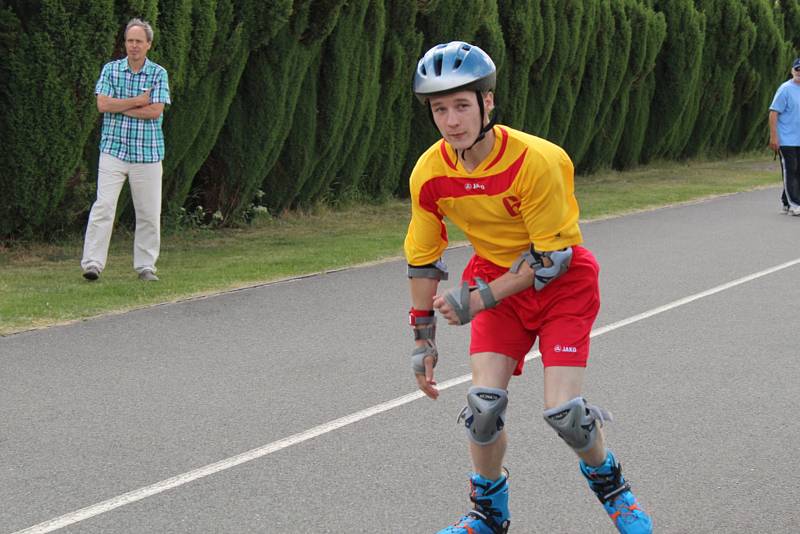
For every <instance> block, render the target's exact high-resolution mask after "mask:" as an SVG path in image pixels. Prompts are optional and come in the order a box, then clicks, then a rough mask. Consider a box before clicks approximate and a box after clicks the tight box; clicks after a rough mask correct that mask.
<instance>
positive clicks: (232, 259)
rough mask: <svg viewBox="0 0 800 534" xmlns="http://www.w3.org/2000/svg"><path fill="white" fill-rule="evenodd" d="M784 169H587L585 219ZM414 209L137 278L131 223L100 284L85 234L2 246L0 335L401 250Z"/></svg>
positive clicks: (232, 232) (279, 223) (259, 228)
mask: <svg viewBox="0 0 800 534" xmlns="http://www.w3.org/2000/svg"><path fill="white" fill-rule="evenodd" d="M779 173H780V168H779V166H778V163H777V162H775V161H773V160H772V159H771V157H768V156H765V155H762V154H760V155H753V156H747V157H738V158H734V159H727V160H721V161H694V162H690V163H680V164H679V163H656V164H653V165H649V166H647V167H643V168H641V169H638V170H633V171H627V172H612V171H609V172H602V173H598V174H594V175H591V176H578V177H577V178H576V191H577V196H578V200H579V202H580V205H581V216H582V218H583V219H584V220H586V219H598V218H604V217H609V216H614V215H620V214H624V213H627V212H631V211H637V210H643V209H649V208H654V207H659V206H664V205H669V204H674V203H680V202H686V201H692V200H697V199H699V198H705V197H709V196H715V195H721V194H729V193H735V192H739V191H745V190H750V189H754V188H758V187H766V186H777V185H778V184H779ZM776 204H777V198H776ZM408 211H409V207H408V202H407V201H401V200H392V201H389V202H387V203H384V204H380V205H370V204H363V203H362V204H352V205H350V206H347V207H346V208H343V209H338V210H333V209H329V208H324V207H323V208H319V209H317V210H314V211H313V212H310V213H291V214H287V215H285V216H282V217H278V218H273V219H269V220H262V221H260V222H259V223H258V224H257V225H254V226H252V227H248V228H243V229H226V230H213V231H212V230H187V231H185V232H181V233H178V234H173V235H166V236H164V237H163V239H162V247H161V256H160V258H159V262H158V267H159V275H160V276H161V281H160V282H157V283H143V282H140V281H139V280H138V279H137V278H136V273H134V272H133V270H132V267H131V265H132V256H131V249H132V236H131V235H130V233H127V232H125V231H124V230H122V229H117V230H116V231H115V233H114V236H113V237H112V246H111V250H110V251H109V258H108V265H107V268H106V270H105V271H104V272H103V273H102V275H101V278H100V280H99V281H97V282H94V283H88V282H86V281H85V280H84V279H83V278H82V277H81V270H80V266H79V261H80V256H81V248H82V236H76V237H74V238H72V239H69V240H66V241H64V242H62V243H59V244H35V243H34V244H18V245H15V246H14V247H10V248H0V335H8V334H12V333H16V332H20V331H24V330H29V329H33V328H40V327H44V326H50V325H54V324H59V323H65V322H70V321H74V320H79V319H85V318H88V317H93V316H96V315H101V314H106V313H117V312H122V311H127V310H130V309H134V308H139V307H143V306H148V305H152V304H156V303H163V302H171V301H176V300H181V299H186V298H191V297H196V296H201V295H208V294H212V293H217V292H221V291H227V290H232V289H237V288H241V287H247V286H253V285H258V284H262V283H266V282H270V281H274V280H279V279H282V278H287V277H293V276H299V275H304V274H310V273H317V272H322V271H327V270H331V269H337V268H342V267H346V266H350V265H356V264H360V263H365V262H371V261H377V260H381V259H385V258H390V257H398V256H400V255H402V244H403V238H404V236H405V230H406V226H407V224H408ZM449 231H450V239H451V242H453V243H455V242H458V241H461V240H463V239H464V236H463V234H461V232H460V231H458V229H456V228H454V227H452V226H451V227H450V228H449Z"/></svg>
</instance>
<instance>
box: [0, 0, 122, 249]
mask: <svg viewBox="0 0 800 534" xmlns="http://www.w3.org/2000/svg"><path fill="white" fill-rule="evenodd" d="M113 7H114V6H113V3H112V2H111V1H110V0H97V1H94V2H81V1H78V0H60V1H55V0H53V1H48V2H23V1H18V2H17V1H14V2H2V3H0V53H2V58H3V60H2V67H1V68H0V74H2V79H0V107H2V109H3V111H2V114H0V115H2V118H0V136H2V138H3V149H2V150H0V197H1V198H2V199H3V201H2V203H0V237H7V236H14V237H33V236H36V235H40V236H41V235H44V234H45V233H52V232H53V231H55V230H57V229H61V228H63V227H64V226H66V225H67V224H68V223H70V222H71V221H68V220H66V218H65V215H66V213H65V212H64V211H62V210H58V209H57V208H58V206H59V205H60V204H61V202H62V200H63V197H64V194H65V190H66V188H67V183H68V182H69V181H81V180H83V178H82V176H81V175H80V173H79V172H78V171H79V168H80V167H81V164H82V156H83V146H84V144H85V143H86V141H87V139H88V138H89V136H90V134H91V131H92V129H93V128H94V127H95V124H96V121H97V117H98V116H97V108H96V105H95V98H94V87H95V82H96V80H97V77H98V74H99V72H100V67H101V64H99V63H98V60H97V58H100V57H107V56H108V55H110V53H111V49H112V46H113V41H112V39H113V35H114V31H115V29H116V22H115V19H114V11H113Z"/></svg>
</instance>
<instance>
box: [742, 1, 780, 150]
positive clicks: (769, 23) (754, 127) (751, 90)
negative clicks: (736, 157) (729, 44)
mask: <svg viewBox="0 0 800 534" xmlns="http://www.w3.org/2000/svg"><path fill="white" fill-rule="evenodd" d="M743 3H744V4H745V6H746V7H747V13H748V16H749V17H750V19H751V20H752V21H753V24H754V25H755V27H756V29H757V31H756V39H755V44H754V46H753V48H752V49H751V51H750V55H749V57H748V60H747V61H746V62H744V63H742V66H741V68H740V69H739V71H738V72H737V78H739V79H741V80H742V81H743V83H742V85H743V88H742V92H740V93H739V96H740V99H738V101H737V104H738V108H735V109H734V115H735V116H736V121H735V122H734V123H733V125H732V126H731V130H730V131H731V134H730V138H729V140H728V148H729V150H730V151H731V152H734V153H736V152H741V151H745V150H753V149H756V148H761V147H764V146H766V144H767V142H768V139H769V130H768V129H767V117H768V115H769V113H768V110H769V105H770V103H771V102H772V98H773V96H774V94H775V91H776V90H777V88H778V86H779V85H780V84H781V83H782V82H784V81H785V80H786V79H787V74H788V71H789V69H790V68H791V63H792V58H793V51H792V46H791V43H789V42H787V41H785V40H784V38H783V32H782V30H781V27H780V26H779V25H778V23H777V19H776V17H775V11H774V7H773V3H772V1H771V0H744V2H743ZM744 91H747V92H746V93H745V92H744Z"/></svg>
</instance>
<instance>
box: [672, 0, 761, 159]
mask: <svg viewBox="0 0 800 534" xmlns="http://www.w3.org/2000/svg"><path fill="white" fill-rule="evenodd" d="M698 8H699V9H700V10H701V11H702V12H703V14H704V15H705V16H706V33H707V38H706V39H705V47H704V50H703V66H702V69H701V72H702V82H701V88H700V92H701V99H700V109H701V110H703V111H702V112H701V113H700V114H699V115H698V116H697V120H696V122H695V125H694V129H693V131H692V135H691V137H690V138H689V142H688V144H687V145H686V148H685V149H684V151H683V156H684V157H691V156H696V155H697V154H700V153H708V152H715V151H719V150H721V149H722V150H724V149H726V148H727V146H726V144H727V143H726V140H727V138H726V137H724V136H722V135H721V132H723V131H725V128H724V123H725V121H726V119H729V118H730V117H731V110H732V106H733V93H734V78H735V76H736V71H737V70H738V69H739V66H740V65H741V64H742V63H743V62H744V61H746V59H747V56H748V55H749V54H750V49H751V48H752V47H753V43H754V41H755V36H756V27H755V25H754V24H753V23H752V21H751V20H750V18H749V17H748V16H747V9H746V8H745V6H744V5H743V4H742V2H741V1H740V0H699V1H698Z"/></svg>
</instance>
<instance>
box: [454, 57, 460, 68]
mask: <svg viewBox="0 0 800 534" xmlns="http://www.w3.org/2000/svg"><path fill="white" fill-rule="evenodd" d="M461 63H462V60H461V58H460V57H457V58H456V61H455V63H453V70H456V69H457V68H458V67H460V66H461Z"/></svg>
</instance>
